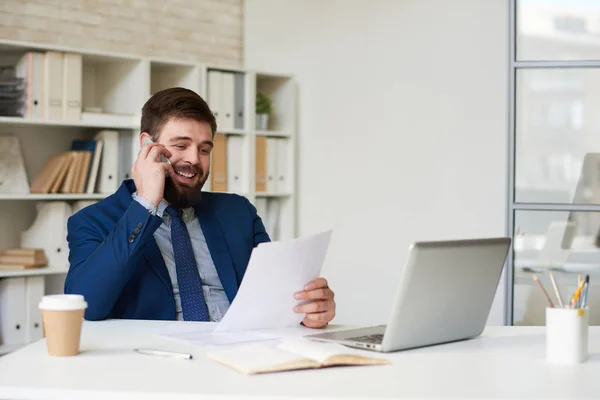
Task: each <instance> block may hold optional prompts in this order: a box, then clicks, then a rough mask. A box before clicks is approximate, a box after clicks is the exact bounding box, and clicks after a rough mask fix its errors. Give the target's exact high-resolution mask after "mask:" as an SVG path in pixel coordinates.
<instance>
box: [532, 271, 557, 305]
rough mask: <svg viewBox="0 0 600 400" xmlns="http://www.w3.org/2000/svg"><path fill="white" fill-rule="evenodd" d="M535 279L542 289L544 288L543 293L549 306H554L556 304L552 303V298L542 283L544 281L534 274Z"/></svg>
mask: <svg viewBox="0 0 600 400" xmlns="http://www.w3.org/2000/svg"><path fill="white" fill-rule="evenodd" d="M533 280H534V281H535V282H536V283H537V284H538V286H539V287H540V289H542V293H543V294H544V297H545V298H546V301H547V302H548V306H549V307H550V308H554V304H552V300H550V296H548V293H547V292H546V289H544V286H543V285H542V282H540V278H538V276H537V275H535V274H534V275H533Z"/></svg>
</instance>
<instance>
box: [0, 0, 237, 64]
mask: <svg viewBox="0 0 600 400" xmlns="http://www.w3.org/2000/svg"><path fill="white" fill-rule="evenodd" d="M242 24H243V0H0V39H12V40H21V41H31V42H42V43H48V44H56V45H62V46H70V47H75V48H84V49H90V50H104V51H112V52H119V53H130V54H137V55H146V56H161V57H166V58H173V59H181V60H195V61H199V62H204V63H213V64H225V65H241V64H242V62H243V44H244V41H243V25H242Z"/></svg>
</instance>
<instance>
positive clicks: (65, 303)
mask: <svg viewBox="0 0 600 400" xmlns="http://www.w3.org/2000/svg"><path fill="white" fill-rule="evenodd" d="M39 307H40V309H41V310H81V309H85V308H87V302H86V301H85V300H84V298H83V296H82V295H80V294H52V295H48V296H44V297H42V301H40V304H39Z"/></svg>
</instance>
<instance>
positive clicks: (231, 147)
mask: <svg viewBox="0 0 600 400" xmlns="http://www.w3.org/2000/svg"><path fill="white" fill-rule="evenodd" d="M243 151H244V138H243V137H241V136H229V137H227V186H228V188H227V190H228V191H229V192H233V193H242V192H243V187H242V176H243V175H242V174H243V168H244V165H243Z"/></svg>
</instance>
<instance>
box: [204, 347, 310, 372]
mask: <svg viewBox="0 0 600 400" xmlns="http://www.w3.org/2000/svg"><path fill="white" fill-rule="evenodd" d="M206 356H207V357H210V358H212V359H214V360H216V361H219V362H221V363H223V364H225V365H228V366H230V367H232V368H235V369H238V370H240V371H242V372H245V373H256V372H266V371H275V370H278V369H281V368H285V369H292V368H293V367H294V366H302V367H304V368H306V367H309V366H311V365H310V363H309V364H306V362H303V361H304V360H305V357H302V356H299V355H297V354H294V353H290V352H288V351H285V350H282V349H279V348H277V346H276V345H274V344H270V345H269V344H265V343H256V344H247V345H241V346H235V347H227V348H223V349H218V350H213V351H211V352H209V353H207V354H206ZM312 366H313V367H316V366H318V365H316V363H315V365H312Z"/></svg>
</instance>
